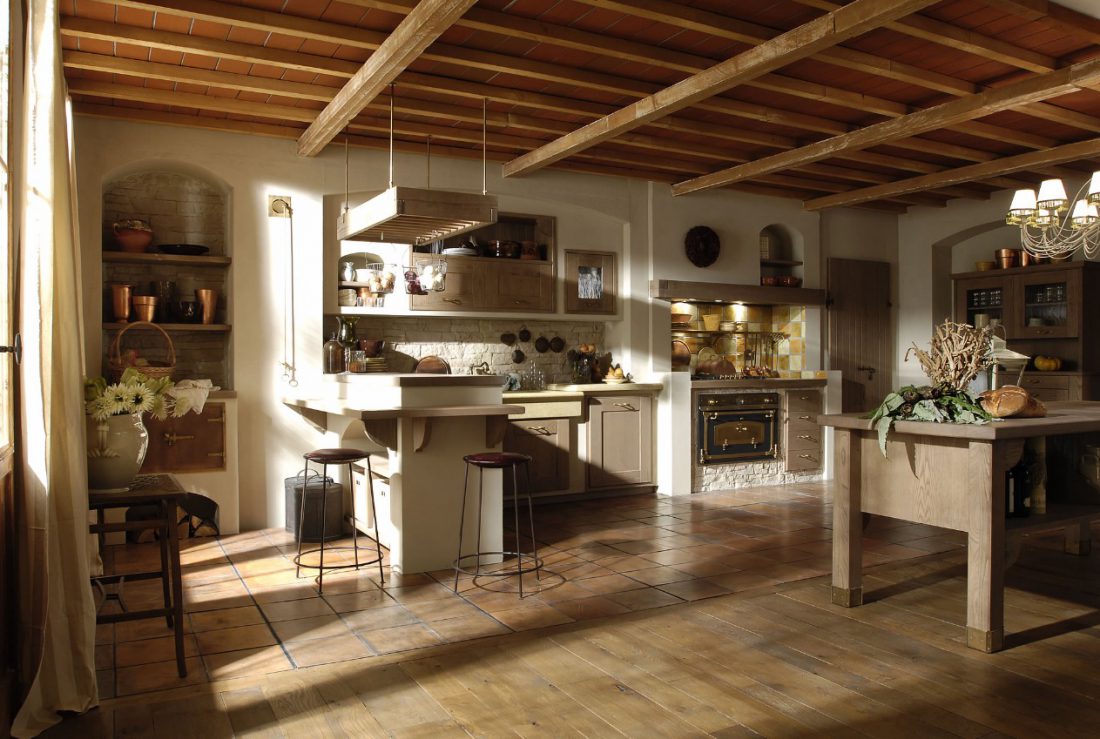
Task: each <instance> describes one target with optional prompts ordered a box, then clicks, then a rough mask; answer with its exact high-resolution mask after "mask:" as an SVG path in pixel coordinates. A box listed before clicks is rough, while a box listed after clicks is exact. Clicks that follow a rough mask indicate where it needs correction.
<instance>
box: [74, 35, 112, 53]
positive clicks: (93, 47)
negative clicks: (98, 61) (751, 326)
mask: <svg viewBox="0 0 1100 739" xmlns="http://www.w3.org/2000/svg"><path fill="white" fill-rule="evenodd" d="M80 50H81V51H86V52H88V53H89V54H106V55H107V56H114V55H115V45H114V43H112V42H110V41H100V40H99V39H94V38H82V39H80Z"/></svg>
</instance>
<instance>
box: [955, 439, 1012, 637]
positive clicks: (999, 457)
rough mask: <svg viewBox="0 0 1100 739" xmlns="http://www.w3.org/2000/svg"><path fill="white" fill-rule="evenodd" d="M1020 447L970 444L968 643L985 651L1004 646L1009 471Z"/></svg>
mask: <svg viewBox="0 0 1100 739" xmlns="http://www.w3.org/2000/svg"><path fill="white" fill-rule="evenodd" d="M1022 449H1023V442H1020V441H1011V442H1001V443H991V442H982V441H972V442H970V460H969V461H970V464H969V465H968V466H969V480H968V486H967V487H968V488H969V489H968V490H967V501H968V502H967V507H968V511H967V523H968V529H969V530H968V532H967V569H966V644H967V646H969V647H971V648H973V649H979V650H981V651H983V652H996V651H998V650H1000V649H1001V648H1003V647H1004V576H1005V472H1006V471H1007V470H1008V468H1009V467H1010V466H1011V464H1014V463H1015V459H1017V458H1019V453H1020V452H1021V451H1022ZM1013 452H1015V457H1014V458H1013V460H1012V462H1011V464H1010V463H1009V462H1008V457H1011V456H1012V455H1013Z"/></svg>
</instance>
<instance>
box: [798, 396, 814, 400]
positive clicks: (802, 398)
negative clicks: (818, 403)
mask: <svg viewBox="0 0 1100 739" xmlns="http://www.w3.org/2000/svg"><path fill="white" fill-rule="evenodd" d="M798 399H799V400H813V398H812V397H810V396H809V395H799V396H798Z"/></svg>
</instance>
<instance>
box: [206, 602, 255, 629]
mask: <svg viewBox="0 0 1100 739" xmlns="http://www.w3.org/2000/svg"><path fill="white" fill-rule="evenodd" d="M189 618H190V619H191V629H192V630H194V631H212V630H214V629H228V628H231V627H233V626H251V625H252V624H262V623H263V622H264V617H263V616H262V615H261V614H260V609H259V608H257V607H256V606H241V607H239V608H223V609H220V610H215V611H199V612H196V613H192V614H190V616H189Z"/></svg>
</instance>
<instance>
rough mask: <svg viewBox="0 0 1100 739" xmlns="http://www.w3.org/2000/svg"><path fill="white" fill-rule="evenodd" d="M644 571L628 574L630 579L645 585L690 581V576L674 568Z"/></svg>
mask: <svg viewBox="0 0 1100 739" xmlns="http://www.w3.org/2000/svg"><path fill="white" fill-rule="evenodd" d="M652 565H653V563H652V562H650V567H649V568H648V569H644V570H633V571H631V573H630V577H631V579H634V580H638V581H639V582H643V583H645V584H646V585H664V584H665V583H669V582H681V581H683V580H691V579H692V576H691V575H690V574H688V573H686V572H684V571H683V570H681V569H677V568H675V567H663V566H657V567H654V566H652Z"/></svg>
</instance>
